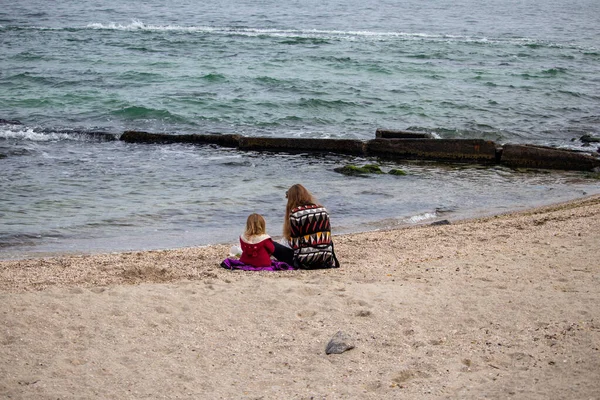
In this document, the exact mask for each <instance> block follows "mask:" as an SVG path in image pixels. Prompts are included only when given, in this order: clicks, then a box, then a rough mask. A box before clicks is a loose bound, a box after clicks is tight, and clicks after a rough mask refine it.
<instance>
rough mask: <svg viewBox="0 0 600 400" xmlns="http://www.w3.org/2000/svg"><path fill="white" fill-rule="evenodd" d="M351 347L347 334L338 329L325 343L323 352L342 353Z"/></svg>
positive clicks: (352, 346)
mask: <svg viewBox="0 0 600 400" xmlns="http://www.w3.org/2000/svg"><path fill="white" fill-rule="evenodd" d="M353 348H354V345H353V344H351V343H350V338H349V337H348V335H346V334H345V333H343V332H342V331H338V332H337V333H336V334H335V335H333V337H332V338H331V340H330V341H329V343H327V347H326V348H325V354H342V353H343V352H345V351H348V350H351V349H353Z"/></svg>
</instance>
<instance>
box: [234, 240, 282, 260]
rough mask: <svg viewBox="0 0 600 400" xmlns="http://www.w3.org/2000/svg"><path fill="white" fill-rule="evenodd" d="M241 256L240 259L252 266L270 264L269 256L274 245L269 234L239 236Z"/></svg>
mask: <svg viewBox="0 0 600 400" xmlns="http://www.w3.org/2000/svg"><path fill="white" fill-rule="evenodd" d="M240 245H241V247H242V256H241V257H240V261H241V262H243V263H244V264H248V265H252V266H253V267H268V266H270V265H271V257H270V255H271V254H273V252H274V251H275V245H274V244H273V240H272V239H271V236H269V235H259V236H252V237H250V238H247V237H246V236H245V235H242V236H240Z"/></svg>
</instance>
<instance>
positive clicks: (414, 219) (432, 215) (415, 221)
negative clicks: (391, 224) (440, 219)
mask: <svg viewBox="0 0 600 400" xmlns="http://www.w3.org/2000/svg"><path fill="white" fill-rule="evenodd" d="M434 218H437V214H436V213H435V212H433V213H423V214H417V215H413V216H412V217H410V218H407V219H405V222H408V223H411V224H418V223H419V222H423V221H426V220H428V219H434Z"/></svg>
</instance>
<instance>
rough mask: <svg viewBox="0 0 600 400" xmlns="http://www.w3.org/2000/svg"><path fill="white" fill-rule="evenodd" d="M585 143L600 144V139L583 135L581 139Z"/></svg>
mask: <svg viewBox="0 0 600 400" xmlns="http://www.w3.org/2000/svg"><path fill="white" fill-rule="evenodd" d="M579 140H581V141H582V142H583V143H600V138H597V137H594V136H592V135H583V136H582V137H580V138H579Z"/></svg>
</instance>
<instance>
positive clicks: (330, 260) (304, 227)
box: [290, 204, 335, 268]
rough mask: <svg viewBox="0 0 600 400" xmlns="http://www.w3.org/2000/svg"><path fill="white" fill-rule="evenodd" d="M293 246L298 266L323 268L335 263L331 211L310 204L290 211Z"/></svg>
mask: <svg viewBox="0 0 600 400" xmlns="http://www.w3.org/2000/svg"><path fill="white" fill-rule="evenodd" d="M290 233H291V240H290V242H291V246H292V249H294V254H295V258H296V261H297V263H298V266H300V267H304V268H311V267H312V268H322V267H330V266H333V265H335V261H334V256H333V244H332V242H331V225H330V222H329V213H328V212H327V210H326V209H325V207H323V206H320V205H316V204H309V205H305V206H301V207H297V208H294V209H293V210H292V211H291V213H290Z"/></svg>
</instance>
